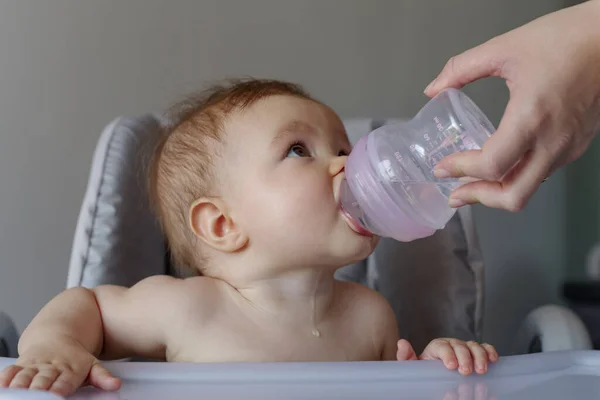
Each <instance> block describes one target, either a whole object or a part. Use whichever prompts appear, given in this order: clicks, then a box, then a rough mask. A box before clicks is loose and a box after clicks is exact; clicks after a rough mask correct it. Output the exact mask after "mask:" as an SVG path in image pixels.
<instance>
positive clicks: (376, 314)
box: [338, 282, 395, 324]
mask: <svg viewBox="0 0 600 400" xmlns="http://www.w3.org/2000/svg"><path fill="white" fill-rule="evenodd" d="M338 287H339V291H338V293H340V303H341V304H343V305H345V308H346V311H347V312H350V313H352V314H354V315H356V316H357V317H358V318H361V319H368V320H369V321H370V322H372V323H378V324H380V323H385V322H389V321H390V320H392V321H395V316H394V312H393V310H392V307H391V306H390V304H389V303H388V301H387V300H386V298H385V297H383V296H382V295H381V294H380V293H378V292H377V291H375V290H373V289H371V288H369V287H366V286H365V285H361V284H359V283H353V282H339V286H338Z"/></svg>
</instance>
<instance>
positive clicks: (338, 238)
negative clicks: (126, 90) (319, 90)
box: [221, 96, 378, 268]
mask: <svg viewBox="0 0 600 400" xmlns="http://www.w3.org/2000/svg"><path fill="white" fill-rule="evenodd" d="M225 137H226V139H225V140H226V145H225V149H224V152H223V154H222V159H223V161H225V164H226V165H225V167H224V169H223V172H224V175H223V176H222V177H221V178H222V184H223V186H224V188H223V189H224V192H223V194H224V197H225V199H226V202H227V204H229V205H230V208H231V213H232V216H233V218H234V220H235V221H237V223H238V224H240V227H241V228H242V229H243V230H244V231H245V232H246V233H247V234H248V236H249V248H251V249H252V251H257V252H259V253H258V254H268V255H269V256H268V257H269V259H270V260H271V261H273V262H275V263H277V264H278V265H281V266H283V267H286V266H290V267H292V268H293V267H306V266H313V265H319V264H323V265H328V266H336V267H340V266H343V265H346V264H350V263H353V262H356V261H359V260H361V259H364V258H366V257H367V256H368V255H369V254H370V253H371V252H372V251H373V249H374V248H375V245H376V244H377V240H378V238H377V237H374V236H363V235H360V234H358V233H356V232H355V231H354V230H352V229H351V228H350V226H349V224H348V223H347V220H346V219H345V217H344V216H343V214H342V213H341V211H340V207H339V189H340V184H341V182H342V180H343V178H344V164H345V163H346V159H347V155H348V154H349V153H350V149H351V147H350V143H349V141H348V137H347V135H346V131H345V129H344V126H343V124H342V122H341V121H340V119H339V118H338V117H337V115H336V114H335V113H334V112H333V111H332V110H331V109H330V108H328V107H326V106H323V105H321V104H319V103H316V102H313V101H310V100H306V99H302V98H297V97H293V96H271V97H268V98H265V99H262V100H260V101H258V102H257V103H255V104H253V105H252V106H251V107H249V108H247V109H246V110H244V111H241V112H239V113H237V114H236V115H234V116H232V117H231V118H230V120H228V121H227V123H226V124H225Z"/></svg>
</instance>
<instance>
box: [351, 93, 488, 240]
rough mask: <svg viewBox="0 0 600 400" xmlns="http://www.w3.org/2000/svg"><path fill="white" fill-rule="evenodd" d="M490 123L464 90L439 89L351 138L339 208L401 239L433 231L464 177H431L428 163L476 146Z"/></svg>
mask: <svg viewBox="0 0 600 400" xmlns="http://www.w3.org/2000/svg"><path fill="white" fill-rule="evenodd" d="M494 130H495V129H494V126H493V125H492V123H491V122H490V121H489V120H488V118H487V117H486V116H485V115H484V114H483V112H482V111H481V110H480V109H479V108H478V107H477V106H476V105H475V103H473V101H471V99H470V98H468V97H467V96H466V95H465V94H464V93H463V92H461V91H460V90H458V89H446V90H444V91H442V92H440V93H439V94H438V95H437V96H435V97H434V98H433V99H431V100H430V101H429V102H428V103H427V104H426V105H425V107H423V108H422V109H421V110H420V111H419V113H418V114H417V115H416V116H415V117H414V118H413V119H412V120H410V121H408V122H401V123H395V124H391V125H384V126H382V127H380V128H378V129H376V130H374V131H372V132H371V133H369V134H368V135H366V136H364V137H362V138H361V139H360V140H359V141H358V143H356V145H355V146H354V149H353V150H352V152H351V153H350V156H349V157H348V160H347V162H346V166H345V170H346V176H345V179H344V181H343V182H342V186H341V188H340V206H341V208H342V212H343V213H344V214H345V215H346V217H348V219H350V222H351V223H352V225H354V227H355V228H356V230H357V231H359V232H363V231H368V232H370V233H373V234H376V235H378V236H382V237H390V238H393V239H396V240H398V241H401V242H409V241H412V240H415V239H420V238H424V237H427V236H430V235H433V234H434V233H435V232H436V230H438V229H442V228H444V226H445V225H446V223H447V222H448V221H449V220H450V218H452V216H453V215H454V213H455V212H456V209H453V208H451V207H450V206H449V205H448V198H449V196H450V193H451V192H452V191H453V190H454V189H456V188H457V187H459V186H460V185H461V184H463V183H462V182H460V181H459V180H458V179H455V178H450V179H437V178H436V177H435V176H434V175H433V169H434V167H435V165H436V164H437V163H438V162H439V161H440V160H441V159H442V158H444V157H446V156H448V155H450V154H452V153H455V152H459V151H464V150H478V149H481V147H482V146H483V143H484V142H485V141H486V140H487V139H488V138H489V137H490V136H491V134H492V133H493V132H494Z"/></svg>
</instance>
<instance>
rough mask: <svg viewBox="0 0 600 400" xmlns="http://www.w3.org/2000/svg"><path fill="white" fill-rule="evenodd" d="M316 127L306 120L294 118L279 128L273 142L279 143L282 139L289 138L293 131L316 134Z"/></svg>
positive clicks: (274, 143)
mask: <svg viewBox="0 0 600 400" xmlns="http://www.w3.org/2000/svg"><path fill="white" fill-rule="evenodd" d="M316 132H317V131H316V129H315V128H314V127H313V126H312V125H310V124H307V123H306V122H304V121H300V120H297V119H294V120H292V121H290V122H288V123H286V124H285V125H283V126H282V127H281V128H279V129H278V130H277V134H276V135H275V137H274V138H273V141H272V144H273V145H277V144H278V143H279V142H280V141H282V140H284V139H285V138H287V137H288V136H289V135H290V134H292V133H296V134H298V133H300V134H309V135H314V134H316Z"/></svg>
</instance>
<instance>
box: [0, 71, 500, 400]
mask: <svg viewBox="0 0 600 400" xmlns="http://www.w3.org/2000/svg"><path fill="white" fill-rule="evenodd" d="M173 110H174V111H173V112H172V113H171V115H170V120H171V121H173V124H172V126H171V127H170V128H169V129H168V130H167V131H166V133H165V136H164V138H162V139H161V141H160V144H159V145H158V147H157V150H156V152H155V156H154V159H153V161H152V164H151V168H150V177H149V181H150V196H151V198H152V202H153V205H154V208H155V209H156V213H157V216H158V219H159V221H160V223H161V227H162V229H163V231H164V233H165V235H166V237H167V240H168V243H169V247H170V250H171V252H172V256H173V260H174V263H175V265H177V266H179V267H181V268H184V269H186V270H188V271H192V272H197V273H196V275H198V276H194V277H190V278H187V279H177V278H173V277H168V276H154V277H150V278H147V279H145V280H143V281H141V282H139V283H138V284H136V285H135V286H133V287H131V288H125V287H117V286H109V285H107V286H100V287H96V288H94V289H86V288H83V287H79V288H73V289H69V290H66V291H64V292H63V293H61V294H60V295H58V296H57V297H56V298H54V299H53V300H52V301H50V302H49V303H48V304H47V305H46V306H45V307H44V308H43V309H42V310H41V312H40V313H39V314H38V315H37V316H36V317H35V318H34V319H33V321H32V322H31V324H30V325H29V326H28V327H27V329H26V330H25V332H24V333H23V336H22V338H21V340H20V343H19V354H20V357H19V359H18V360H17V361H16V363H15V364H16V365H13V366H11V367H8V368H6V369H5V370H4V371H2V373H1V374H0V387H13V388H17V387H18V388H32V389H41V390H50V391H53V392H56V393H59V394H62V395H68V394H70V393H73V392H74V391H75V390H76V389H77V388H78V387H80V386H81V385H84V384H90V385H93V386H96V387H98V388H101V389H104V390H117V389H118V388H119V387H120V385H121V381H120V380H119V379H118V378H116V377H113V376H111V374H110V373H109V372H108V371H107V370H105V369H104V368H103V367H102V366H101V365H100V364H99V360H108V359H120V358H125V357H131V356H141V357H147V358H154V359H161V360H166V361H173V362H249V361H252V362H263V361H265V362H266V361H366V360H400V361H404V360H417V359H425V360H433V359H438V360H442V362H443V363H444V365H445V366H446V367H447V368H449V369H457V368H458V369H459V372H460V373H462V374H465V375H466V374H470V373H471V372H472V371H473V370H474V371H476V372H477V373H485V372H486V371H487V365H488V362H494V361H496V359H497V357H498V355H497V353H496V351H495V349H494V348H493V347H492V346H490V345H486V344H484V345H480V344H478V343H475V342H468V343H465V342H463V341H460V340H456V339H436V340H434V341H433V342H431V343H430V344H429V345H428V346H427V348H426V349H425V350H424V352H423V353H422V354H421V355H420V356H418V357H417V355H416V354H415V352H414V350H413V348H412V346H411V345H410V343H408V342H407V341H406V340H399V336H398V335H399V334H398V332H397V328H396V326H397V325H396V321H395V318H394V314H393V312H392V310H391V308H390V306H389V305H388V303H387V302H386V301H385V299H384V298H383V297H382V296H380V295H379V294H378V293H376V292H375V291H373V290H370V289H369V288H366V287H364V286H361V285H358V284H354V283H348V282H342V281H338V280H335V279H334V272H335V271H336V270H337V269H338V268H340V267H342V266H345V265H348V264H351V263H355V262H357V261H360V260H362V259H364V258H366V257H367V256H368V255H369V254H370V253H371V252H372V251H373V250H374V249H375V246H376V244H377V242H378V238H377V237H375V236H373V235H370V234H365V233H364V232H358V230H356V229H355V228H354V226H355V225H354V223H353V221H350V220H348V218H347V217H346V216H345V215H344V214H343V213H342V212H341V211H340V206H339V188H340V183H341V182H342V179H343V178H344V164H345V162H346V159H347V156H348V154H349V153H350V149H351V148H350V143H349V141H348V137H347V135H346V132H345V130H344V126H343V124H342V122H341V121H340V119H339V118H338V116H337V115H336V114H335V112H333V111H332V110H331V109H330V108H329V107H327V106H325V105H324V104H322V103H320V102H318V101H316V100H313V99H312V98H311V97H309V95H307V94H306V93H305V92H304V91H303V90H302V89H301V88H300V87H298V86H296V85H293V84H290V83H285V82H279V81H270V80H246V81H236V82H234V83H232V84H230V85H229V86H226V87H216V88H212V89H211V90H209V91H208V92H206V93H202V94H200V95H198V96H196V97H193V98H190V99H188V100H187V101H186V102H184V103H182V104H179V105H177V106H176V107H174V109H173Z"/></svg>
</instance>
